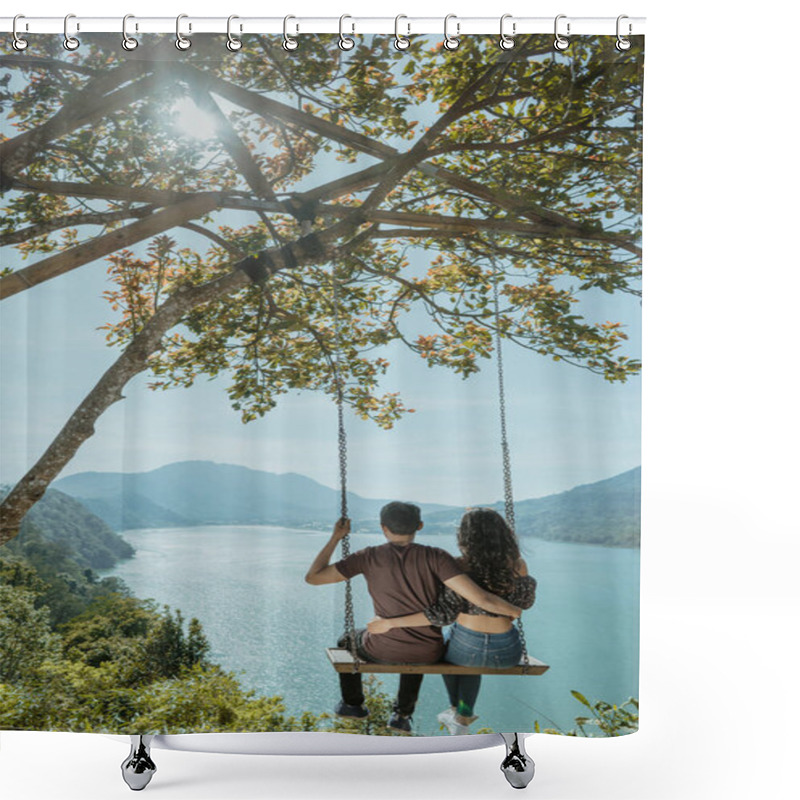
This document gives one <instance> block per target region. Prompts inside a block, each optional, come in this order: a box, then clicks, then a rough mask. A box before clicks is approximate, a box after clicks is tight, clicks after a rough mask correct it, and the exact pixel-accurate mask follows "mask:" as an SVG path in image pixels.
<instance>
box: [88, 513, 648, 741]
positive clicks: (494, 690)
mask: <svg viewBox="0 0 800 800" xmlns="http://www.w3.org/2000/svg"><path fill="white" fill-rule="evenodd" d="M122 536H123V537H124V538H125V539H126V540H127V541H128V542H130V543H131V544H132V545H133V546H134V547H135V548H136V555H135V556H134V557H133V558H132V559H130V560H128V561H124V562H121V563H120V564H118V565H117V567H116V568H114V569H113V570H106V571H104V573H103V574H104V575H116V576H118V577H120V578H122V579H123V580H124V581H125V582H126V583H127V584H128V586H129V587H130V588H131V590H132V591H133V593H134V594H135V595H136V596H137V597H140V598H153V599H154V600H156V601H157V602H158V603H160V604H165V605H169V606H170V607H171V608H173V609H176V608H179V609H180V610H181V611H182V612H183V614H184V616H185V617H186V618H187V620H188V619H189V618H190V617H197V618H198V619H199V620H200V621H201V623H202V624H203V628H204V630H205V633H206V636H207V637H208V640H209V643H210V645H211V652H210V658H211V660H212V661H214V662H216V663H219V664H220V665H221V666H222V667H223V668H225V669H227V670H231V671H234V672H236V673H238V674H239V677H240V679H241V682H242V684H243V685H244V686H246V687H247V688H251V689H255V690H256V691H257V692H258V693H260V694H264V695H267V696H272V695H277V694H279V695H281V696H283V698H284V701H285V703H286V706H287V710H288V712H289V713H291V714H299V713H300V712H301V711H306V710H307V711H311V712H313V713H316V714H318V713H321V712H323V711H331V710H332V708H333V706H334V703H335V702H336V700H337V699H338V680H337V676H336V673H335V672H334V670H333V668H332V667H331V666H330V664H329V662H328V659H327V656H326V654H325V647H326V646H331V645H333V644H335V643H336V639H337V638H338V636H339V635H340V633H341V632H342V630H343V628H344V583H341V584H335V585H328V586H309V585H308V584H306V583H305V581H304V579H303V578H304V575H305V573H306V570H307V569H308V567H309V565H310V564H311V561H312V560H313V558H314V556H315V555H316V554H317V552H318V551H319V550H320V549H321V548H322V546H323V544H324V543H325V542H326V541H327V539H328V534H327V533H323V532H318V531H307V530H294V529H289V528H277V527H271V526H263V525H257V526H204V527H194V528H166V529H147V530H129V531H125V532H124V533H123V534H122ZM384 541H385V540H384V538H383V536H382V535H381V534H380V533H377V534H375V535H371V534H351V549H352V550H353V551H355V550H358V549H360V548H362V547H366V546H368V545H374V544H381V543H383V542H384ZM417 541H418V542H420V543H421V544H430V545H435V546H437V547H442V548H443V549H445V550H449V551H450V552H452V553H453V554H454V555H456V554H457V548H456V547H455V536H445V535H441V536H434V535H423V534H421V535H420V536H419V537H418V539H417ZM522 549H523V555H524V557H525V559H526V561H527V562H528V569H529V571H530V573H531V574H532V575H533V576H534V577H536V579H537V581H538V583H539V586H538V591H537V599H536V604H535V605H534V607H533V608H532V609H530V610H528V611H526V612H525V613H524V614H523V624H524V626H525V633H526V638H527V642H528V651H529V652H530V654H531V655H533V656H535V657H536V658H539V659H540V660H542V661H544V662H546V663H547V664H549V665H550V669H549V670H548V672H546V673H545V674H544V675H540V676H484V678H483V682H482V687H481V694H480V696H479V698H478V702H477V707H476V713H477V714H478V716H479V717H480V719H479V721H478V722H477V723H476V724H475V725H473V729H474V730H477V729H478V728H480V727H481V726H482V725H485V726H488V727H490V728H492V729H493V730H496V731H531V730H533V722H534V720H536V719H538V720H539V723H540V724H541V725H542V727H556V726H557V727H560V728H562V729H565V730H566V729H569V728H571V727H572V726H573V724H574V722H573V721H574V718H575V717H576V716H581V715H582V714H583V711H585V710H586V709H585V708H584V707H583V706H581V705H580V704H579V703H578V702H577V701H576V700H575V699H574V698H573V697H572V696H571V695H570V690H571V689H577V690H578V691H580V692H582V693H583V694H584V695H585V696H586V697H588V698H589V699H590V700H606V701H608V702H611V703H622V702H624V701H625V700H627V699H628V697H638V675H639V663H638V661H639V647H638V644H639V551H638V550H630V549H618V548H606V547H599V546H594V545H576V544H565V543H560V542H545V541H542V540H539V539H533V538H527V537H526V538H523V539H522ZM336 558H338V556H337V557H336ZM353 587H354V603H355V609H356V611H355V614H356V626H363V624H364V623H365V622H366V621H367V620H368V619H369V618H370V617H371V616H372V604H371V601H370V598H369V595H368V594H367V591H366V585H365V582H364V580H363V579H362V578H358V577H357V578H355V579H354V581H353ZM380 677H381V680H382V681H383V683H384V688H385V689H387V690H388V691H389V692H391V693H392V694H393V693H394V691H395V690H396V685H397V676H396V675H388V676H380ZM447 705H448V701H447V694H446V693H445V689H444V685H443V683H442V680H441V678H440V677H439V676H438V675H428V676H426V677H425V680H424V682H423V685H422V690H421V692H420V699H419V703H418V705H417V710H416V713H415V715H414V730H415V732H416V733H419V734H425V735H439V734H441V733H442V732H441V731H439V729H438V723H437V721H436V714H437V713H438V712H440V711H442V710H443V709H444V708H446V707H447Z"/></svg>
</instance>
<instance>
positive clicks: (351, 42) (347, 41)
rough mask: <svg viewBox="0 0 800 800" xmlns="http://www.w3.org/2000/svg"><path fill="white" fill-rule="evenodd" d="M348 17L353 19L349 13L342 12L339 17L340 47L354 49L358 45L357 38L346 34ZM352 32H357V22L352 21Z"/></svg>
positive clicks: (341, 48)
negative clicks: (345, 28)
mask: <svg viewBox="0 0 800 800" xmlns="http://www.w3.org/2000/svg"><path fill="white" fill-rule="evenodd" d="M346 19H350V20H352V19H353V18H352V17H351V16H350V15H349V14H342V16H341V17H339V49H340V50H352V49H353V48H354V47H355V46H356V40H355V39H351V38H350V37H349V36H345V35H344V21H345V20H346ZM350 28H351V31H350V32H351V33H355V32H356V23H355V22H351V23H350Z"/></svg>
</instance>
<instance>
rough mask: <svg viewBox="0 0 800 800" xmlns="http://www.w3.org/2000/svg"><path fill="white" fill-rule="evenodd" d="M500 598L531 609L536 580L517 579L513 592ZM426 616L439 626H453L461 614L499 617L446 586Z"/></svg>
mask: <svg viewBox="0 0 800 800" xmlns="http://www.w3.org/2000/svg"><path fill="white" fill-rule="evenodd" d="M499 596H500V597H502V598H503V600H507V601H508V602H509V603H512V604H513V605H515V606H519V607H520V608H530V607H531V606H532V605H533V602H534V600H536V579H535V578H533V577H531V576H530V575H525V576H521V577H518V578H515V579H514V585H513V587H512V589H511V591H510V592H506V593H504V594H502V595H499ZM424 614H425V616H426V617H427V618H428V620H429V621H430V623H431V625H439V626H443V625H452V624H453V623H454V622H455V621H456V617H458V615H459V614H483V615H485V616H487V617H496V616H499V615H498V614H492V613H491V612H490V611H485V610H484V609H482V608H479V607H478V606H476V605H473V604H472V603H470V602H469V600H466V599H465V598H463V597H462V596H461V595H460V594H456V592H454V591H453V590H452V589H450V588H449V587H447V586H444V585H443V586H442V588H441V589H440V590H439V595H438V597H437V598H436V601H435V602H434V603H433V605H431V606H429V607H428V608H426V609H425V611H424Z"/></svg>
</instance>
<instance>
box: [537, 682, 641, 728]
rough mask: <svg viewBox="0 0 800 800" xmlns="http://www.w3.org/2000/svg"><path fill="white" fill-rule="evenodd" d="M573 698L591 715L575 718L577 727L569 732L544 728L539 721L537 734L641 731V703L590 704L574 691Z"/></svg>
mask: <svg viewBox="0 0 800 800" xmlns="http://www.w3.org/2000/svg"><path fill="white" fill-rule="evenodd" d="M572 696H573V697H574V698H575V699H576V700H577V701H578V702H579V703H580V704H581V705H583V706H585V707H586V708H587V709H588V710H589V712H590V714H589V716H585V715H584V716H580V717H575V727H574V728H572V729H571V730H569V731H562V730H559V729H557V728H542V727H541V726H540V725H539V720H536V721H535V722H534V731H535V732H536V733H553V734H556V735H558V736H609V737H610V736H625V735H627V734H629V733H634V732H635V731H637V730H638V729H639V701H638V700H637V699H636V698H634V697H630V698H628V699H627V700H626V701H625V702H624V703H621V704H620V705H616V704H613V703H607V702H606V701H605V700H595V701H594V702H590V701H589V700H587V699H586V697H584V695H582V694H581V693H580V692H578V691H576V690H574V689H573V690H572Z"/></svg>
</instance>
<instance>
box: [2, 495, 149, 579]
mask: <svg viewBox="0 0 800 800" xmlns="http://www.w3.org/2000/svg"><path fill="white" fill-rule="evenodd" d="M7 491H8V490H7V489H0V497H2V496H4V495H5V494H6V493H7ZM28 537H41V538H42V539H45V540H46V541H49V542H56V543H58V544H61V545H65V546H66V547H67V548H68V550H69V551H70V555H71V558H72V559H73V560H74V561H75V562H76V563H77V564H78V565H79V566H81V567H91V568H92V569H109V568H111V567H113V566H114V565H115V564H116V563H117V561H119V560H120V559H122V558H130V557H131V556H132V555H133V554H134V552H135V551H134V549H133V547H131V545H129V544H128V543H127V542H126V541H125V540H124V539H123V538H122V537H121V536H119V535H117V534H116V533H114V531H113V530H111V528H110V527H109V526H108V525H107V524H106V523H105V522H104V521H103V520H102V519H101V518H100V517H98V516H96V515H95V514H93V513H92V512H91V511H90V510H89V509H87V508H85V507H84V506H83V505H82V504H81V503H80V502H79V501H78V500H76V499H75V498H73V497H70V496H69V495H67V494H64V493H63V492H60V491H58V490H56V489H48V490H47V491H46V492H45V494H44V497H42V499H41V500H39V502H38V503H36V505H35V506H33V508H31V510H30V511H29V512H28V513H27V514H26V515H25V519H24V520H23V522H22V526H21V527H20V533H19V535H18V536H17V537H16V538H15V539H14V540H12V542H16V543H17V545H20V546H21V545H23V544H24V543H25V541H26V540H27V538H28Z"/></svg>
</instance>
